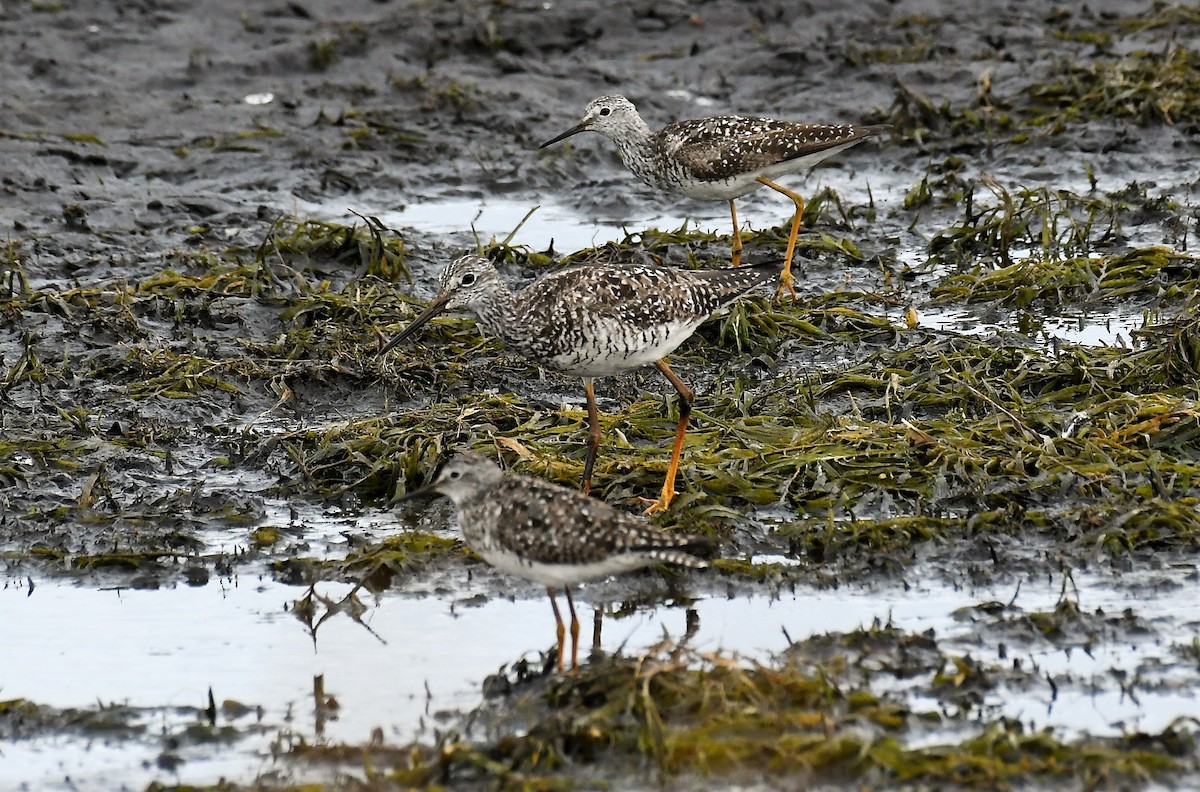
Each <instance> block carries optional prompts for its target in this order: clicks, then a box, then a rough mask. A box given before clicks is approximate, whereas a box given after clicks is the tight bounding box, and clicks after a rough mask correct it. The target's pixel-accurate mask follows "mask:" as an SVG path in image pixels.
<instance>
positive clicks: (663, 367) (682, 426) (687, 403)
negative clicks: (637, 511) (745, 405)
mask: <svg viewBox="0 0 1200 792" xmlns="http://www.w3.org/2000/svg"><path fill="white" fill-rule="evenodd" d="M654 365H656V366H658V370H659V371H661V372H662V373H663V376H665V377H666V378H667V379H669V380H670V381H671V384H672V385H674V386H675V390H677V391H679V426H678V427H677V428H676V429H675V446H674V447H673V448H672V449H671V464H670V465H668V466H667V480H666V481H664V482H663V488H662V493H661V494H659V496H658V500H656V501H654V502H653V503H651V504H650V506H649V508H647V509H646V514H653V513H654V512H660V511H666V510H667V509H668V508H669V507H670V505H671V499H672V498H674V497H675V476H676V475H677V474H678V473H679V457H680V455H681V454H683V438H684V437H686V436H687V427H688V418H690V417H691V415H692V402H693V401H695V399H696V394H694V393H692V389H691V388H689V387H688V386H687V385H684V384H683V380H681V379H679V377H677V376H676V375H675V372H674V371H671V367H670V366H668V365H667V362H666V361H665V360H659V361H656V362H655V364H654Z"/></svg>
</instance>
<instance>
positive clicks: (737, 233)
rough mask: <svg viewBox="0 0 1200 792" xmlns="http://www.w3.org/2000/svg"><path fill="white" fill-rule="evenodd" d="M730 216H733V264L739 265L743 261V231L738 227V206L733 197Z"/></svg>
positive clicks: (730, 204)
mask: <svg viewBox="0 0 1200 792" xmlns="http://www.w3.org/2000/svg"><path fill="white" fill-rule="evenodd" d="M729 216H730V217H732V218H733V264H732V266H734V267H737V266H739V265H741V263H742V232H741V229H739V228H738V221H737V207H735V206H734V205H733V199H732V198H730V199H729Z"/></svg>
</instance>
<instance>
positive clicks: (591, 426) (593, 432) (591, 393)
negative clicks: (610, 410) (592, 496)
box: [583, 377, 600, 495]
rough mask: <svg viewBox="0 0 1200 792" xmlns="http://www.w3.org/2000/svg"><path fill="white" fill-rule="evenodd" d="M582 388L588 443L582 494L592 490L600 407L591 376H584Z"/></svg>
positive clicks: (597, 446) (598, 434)
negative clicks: (585, 396) (586, 411)
mask: <svg viewBox="0 0 1200 792" xmlns="http://www.w3.org/2000/svg"><path fill="white" fill-rule="evenodd" d="M583 389H584V391H585V392H586V393H587V409H588V443H587V457H585V458H584V461H583V494H584V495H587V494H588V493H590V492H591V491H592V466H593V465H595V464H596V457H597V456H598V455H599V453H600V408H599V407H597V406H596V388H595V387H594V386H593V385H592V378H591V377H584V379H583Z"/></svg>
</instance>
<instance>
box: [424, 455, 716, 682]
mask: <svg viewBox="0 0 1200 792" xmlns="http://www.w3.org/2000/svg"><path fill="white" fill-rule="evenodd" d="M427 489H431V490H434V491H436V492H440V493H441V494H443V495H445V496H446V497H448V498H449V499H450V500H451V501H452V502H453V503H454V506H455V508H456V509H457V511H458V522H459V525H460V526H461V528H462V534H463V539H464V540H466V542H467V544H468V545H470V547H471V549H473V550H474V551H475V552H476V553H478V554H479V555H480V556H481V557H482V558H483V560H485V561H487V562H488V563H489V564H491V565H492V566H494V567H496V568H497V569H500V570H501V571H504V572H507V573H509V574H512V575H516V576H518V577H522V578H525V579H526V580H532V581H534V582H536V583H541V584H542V585H544V586H545V587H546V593H547V594H548V595H549V596H550V605H551V607H552V608H553V610H554V620H555V627H556V632H557V638H558V652H557V660H558V669H559V671H562V669H563V664H564V656H565V651H564V647H565V641H564V638H565V634H566V629H565V627H564V624H563V619H562V615H561V614H560V613H559V610H558V604H557V602H555V599H554V592H555V589H557V588H559V587H561V588H563V590H564V592H565V593H566V596H567V604H568V607H569V608H570V615H571V665H572V667H575V666H577V665H578V664H579V617H578V616H577V615H576V613H575V603H574V600H573V599H572V598H571V588H570V587H571V586H572V585H574V584H575V583H579V582H582V581H585V580H594V579H597V578H602V577H607V576H609V575H614V574H618V573H621V572H627V571H630V570H633V569H638V568H640V567H646V566H650V565H653V564H658V563H667V564H676V565H678V566H684V567H691V568H694V569H700V568H703V567H706V566H708V565H707V564H706V563H705V562H704V561H703V560H701V559H699V558H696V557H695V556H693V555H691V554H690V553H689V552H687V551H688V550H691V549H696V548H698V547H700V546H702V545H705V544H707V541H706V540H703V539H699V538H697V537H690V536H681V535H677V534H670V533H667V532H665V531H662V530H659V529H657V528H655V527H654V526H652V525H649V524H648V523H646V522H644V521H643V520H640V519H638V518H637V517H634V516H632V515H630V514H626V513H625V512H622V511H618V510H617V509H614V508H612V507H611V506H609V505H608V504H606V503H603V502H602V501H598V500H596V499H594V498H589V497H587V496H586V495H583V494H581V493H578V492H575V491H573V490H569V489H567V488H566V487H560V486H559V485H557V484H552V483H550V482H548V481H543V480H541V479H538V478H533V477H531V476H522V475H517V474H507V475H506V474H505V473H504V472H503V471H501V470H500V468H499V467H497V466H496V464H495V463H493V462H492V461H490V460H488V459H485V458H483V457H481V456H477V455H475V454H460V455H458V456H456V457H454V458H452V459H451V460H450V461H449V462H447V463H446V465H445V466H444V467H443V468H442V470H441V471H440V472H439V473H438V475H437V478H436V479H434V481H433V483H432V484H430V485H429V486H428V487H427ZM414 494H416V493H414Z"/></svg>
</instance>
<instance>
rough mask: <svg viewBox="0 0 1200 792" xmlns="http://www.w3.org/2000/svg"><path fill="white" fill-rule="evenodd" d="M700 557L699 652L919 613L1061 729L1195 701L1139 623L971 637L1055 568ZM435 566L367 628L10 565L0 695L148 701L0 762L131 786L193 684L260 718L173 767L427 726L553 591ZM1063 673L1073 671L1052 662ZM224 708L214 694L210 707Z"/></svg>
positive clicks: (616, 645)
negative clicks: (762, 584)
mask: <svg viewBox="0 0 1200 792" xmlns="http://www.w3.org/2000/svg"><path fill="white" fill-rule="evenodd" d="M712 574H713V573H708V575H710V577H695V578H689V579H688V580H687V581H686V582H685V584H684V585H685V588H694V589H696V590H697V594H696V596H697V597H698V599H696V600H695V601H694V602H691V603H689V604H688V607H690V608H692V609H694V610H695V612H696V614H697V615H698V617H699V629H698V631H697V632H696V633H695V635H694V636H692V637H691V638H690V644H691V646H692V647H693V648H695V649H698V650H700V651H716V650H720V651H723V652H728V653H733V654H736V655H738V656H741V657H743V658H747V659H751V660H752V659H766V658H767V657H768V656H770V655H771V654H773V653H777V652H780V651H782V650H784V649H786V648H787V646H788V644H789V640H790V641H800V640H803V639H804V638H806V637H808V636H813V635H820V634H823V633H826V632H847V631H851V630H855V629H858V628H869V627H871V626H872V625H873V624H888V623H890V624H891V625H892V626H893V627H895V628H897V629H899V630H902V631H904V632H909V633H919V632H925V631H927V630H932V631H933V635H934V636H935V637H936V639H937V640H938V642H939V647H940V648H941V650H942V651H943V652H945V653H947V654H950V655H954V654H960V653H961V654H970V655H971V656H972V657H974V658H975V659H976V660H978V661H982V662H984V663H995V664H998V665H999V666H1000V667H1003V666H1004V665H1005V664H1010V663H1011V662H1012V661H1013V659H1015V658H1019V659H1020V660H1021V661H1022V662H1023V663H1032V664H1034V665H1036V666H1037V667H1038V668H1039V669H1041V673H1042V674H1043V676H1044V675H1046V674H1049V675H1052V676H1054V677H1055V678H1056V679H1059V689H1058V692H1057V696H1056V697H1055V696H1054V695H1052V693H1051V691H1050V689H1049V687H1048V686H1044V685H1043V686H1038V687H1037V688H1036V689H1033V690H1007V689H1004V688H1003V687H1001V688H998V689H995V690H992V691H990V692H989V694H988V695H987V696H986V698H985V701H984V704H983V707H984V709H987V710H989V711H990V712H991V713H994V714H1003V715H1006V716H1008V717H1011V718H1016V719H1019V720H1020V721H1021V722H1023V723H1025V724H1027V725H1029V726H1030V727H1033V728H1042V727H1052V728H1054V729H1055V731H1056V732H1057V733H1059V734H1060V735H1064V736H1068V737H1069V736H1073V735H1076V734H1081V733H1084V732H1087V733H1090V734H1093V735H1116V734H1120V733H1122V732H1125V731H1129V730H1135V729H1140V730H1146V731H1156V730H1161V729H1163V728H1164V727H1166V726H1167V725H1168V724H1170V723H1171V721H1172V720H1174V719H1175V718H1177V717H1180V716H1184V715H1189V714H1192V713H1193V712H1194V710H1195V705H1194V701H1193V699H1192V697H1191V695H1190V694H1189V692H1188V689H1187V687H1186V686H1187V685H1195V684H1196V683H1197V681H1198V680H1197V679H1196V677H1197V671H1196V669H1195V668H1190V669H1187V668H1181V666H1180V664H1179V663H1178V662H1177V661H1178V657H1177V656H1176V655H1174V654H1173V653H1174V652H1175V651H1176V647H1173V646H1172V645H1171V644H1169V643H1165V642H1163V640H1162V639H1160V638H1156V637H1155V636H1154V635H1153V634H1148V635H1147V636H1146V638H1145V640H1144V641H1139V642H1136V643H1134V642H1129V641H1127V640H1113V641H1108V640H1105V639H1104V638H1103V637H1101V638H1100V639H1099V640H1097V641H1096V642H1095V643H1094V644H1092V645H1091V646H1090V647H1089V649H1088V651H1087V652H1086V653H1085V652H1084V651H1082V650H1080V649H1073V650H1064V649H1062V648H1059V647H1058V646H1054V645H1052V644H1050V643H1049V642H1047V643H1046V644H1045V645H1044V646H1041V645H1038V643H1037V642H1036V641H1035V642H1033V643H1030V644H1028V645H1025V646H1021V645H1019V642H1017V641H1014V640H1013V639H1011V638H1009V639H1008V643H1009V644H1010V646H1009V648H1008V649H1007V655H1006V657H1003V658H1002V657H1001V655H1000V648H999V646H1000V643H1002V642H1003V640H1004V639H1003V638H1002V637H998V638H997V640H996V641H994V642H992V641H988V642H985V643H980V642H979V626H978V625H973V624H971V621H970V618H968V615H964V614H963V613H960V610H961V609H963V608H967V607H969V606H973V605H978V604H980V603H985V602H991V601H1000V602H1009V601H1010V600H1014V593H1015V594H1016V597H1015V600H1014V603H1013V604H1014V605H1015V606H1016V607H1017V608H1019V609H1021V611H1023V612H1026V613H1028V612H1034V611H1052V610H1053V609H1054V606H1055V603H1056V602H1057V601H1058V599H1059V596H1060V594H1061V587H1062V582H1061V581H1060V580H1046V579H1045V578H1039V579H1035V580H1026V581H1023V583H1022V585H1021V586H1020V589H1019V592H1018V591H1017V588H1016V585H1015V584H1006V585H1004V586H988V587H981V588H970V589H968V588H962V587H958V586H954V585H949V584H946V583H941V582H915V583H914V584H913V585H912V587H911V588H909V589H908V590H903V589H902V588H900V586H898V585H888V586H880V587H864V586H844V587H842V588H839V589H837V590H815V589H811V588H806V587H797V589H796V590H795V592H788V593H784V594H781V595H779V596H777V597H769V596H765V595H760V596H752V597H744V596H738V597H728V598H727V597H721V596H714V595H713V594H712V593H709V594H704V593H702V591H700V590H701V589H703V588H707V586H705V585H704V584H705V583H706V582H713V578H712V577H711V575H712ZM1176 579H1177V580H1178V579H1179V578H1176ZM1074 582H1075V586H1076V587H1077V588H1078V603H1079V607H1080V609H1081V610H1083V611H1086V612H1091V611H1094V610H1095V609H1097V608H1101V609H1103V610H1104V611H1105V612H1107V613H1109V614H1118V613H1120V612H1121V611H1122V610H1123V609H1125V608H1127V607H1131V606H1133V607H1135V608H1136V613H1137V615H1138V616H1139V617H1140V618H1141V619H1143V620H1144V621H1145V622H1147V623H1148V624H1149V625H1151V627H1152V628H1154V632H1155V633H1156V634H1159V635H1187V634H1190V633H1192V632H1193V631H1194V628H1195V625H1196V624H1198V623H1200V582H1198V581H1197V579H1196V578H1195V576H1193V579H1192V580H1191V581H1190V582H1189V583H1186V584H1185V585H1184V586H1183V588H1182V589H1181V588H1178V587H1175V588H1172V589H1170V590H1164V591H1162V592H1161V593H1160V594H1159V595H1157V596H1146V594H1145V592H1140V593H1139V594H1138V595H1137V596H1136V597H1134V596H1131V595H1130V594H1129V593H1128V592H1127V591H1125V590H1123V589H1121V588H1117V587H1115V586H1114V580H1113V579H1112V578H1110V577H1108V576H1102V575H1086V576H1084V575H1079V574H1078V573H1077V575H1076V577H1075V581H1074ZM689 584H692V585H689ZM449 585H452V586H453V590H452V591H450V592H449V593H443V594H442V595H441V596H412V595H406V594H401V593H394V592H392V591H389V592H387V593H385V594H384V595H382V596H381V597H380V598H379V599H378V600H375V601H373V600H372V599H371V598H370V596H369V595H366V594H365V593H364V594H363V595H362V599H363V602H364V604H365V605H366V606H367V612H366V614H365V615H364V616H363V621H364V623H365V625H366V627H364V626H362V625H360V624H356V623H354V622H353V621H352V620H351V619H350V618H348V617H346V616H344V615H341V614H338V615H336V616H335V617H334V618H331V619H330V620H329V621H328V622H326V623H325V624H323V625H322V626H321V627H320V628H319V630H318V632H317V636H316V640H315V642H314V640H313V639H312V637H311V636H310V634H309V632H308V630H307V628H306V626H305V625H304V624H303V623H302V622H301V621H300V620H299V619H297V618H296V617H295V616H294V615H293V614H292V613H291V608H292V606H293V603H294V602H295V601H296V600H297V599H298V598H300V597H302V596H303V595H304V594H305V593H306V591H307V590H306V589H305V588H301V587H294V586H287V585H283V584H280V583H278V582H274V581H272V580H270V579H269V578H266V577H263V578H254V577H250V576H247V575H240V576H237V577H234V578H232V579H224V580H221V581H218V582H214V583H210V584H208V585H205V586H200V587H187V586H178V587H174V588H165V589H155V590H138V589H108V590H105V589H102V590H97V589H95V588H92V587H80V586H74V585H71V584H69V583H67V582H65V581H61V580H41V581H35V585H34V587H33V589H32V590H30V589H29V588H28V586H27V585H26V584H25V583H24V582H23V581H19V580H10V581H9V583H8V585H7V586H6V587H5V588H4V589H3V590H2V591H0V609H2V610H3V612H4V613H5V623H6V627H7V630H6V634H7V635H8V636H10V638H9V639H8V641H7V646H6V651H5V657H6V659H5V661H4V669H3V675H2V677H0V678H2V679H3V686H2V687H0V697H3V698H4V699H14V698H25V699H28V700H30V701H33V702H36V703H39V704H43V705H50V706H54V707H60V708H68V707H76V708H87V707H91V706H94V705H96V704H97V703H100V704H111V703H123V704H128V705H131V706H135V707H144V708H147V712H146V714H145V715H144V722H145V723H146V725H147V727H148V733H147V735H146V736H145V737H144V738H143V739H139V740H136V741H133V742H132V743H128V744H116V743H113V742H106V741H105V740H104V739H95V738H88V739H85V738H72V737H62V736H55V737H50V738H35V739H32V740H20V741H16V742H8V743H5V744H4V746H3V749H2V750H3V753H4V756H5V757H7V758H8V759H10V760H19V761H12V762H11V763H8V764H9V766H10V767H12V768H19V771H17V772H18V775H17V776H9V780H10V782H15V783H16V784H17V785H18V788H20V785H21V784H24V785H26V787H25V788H29V789H49V788H55V784H58V785H59V788H67V787H66V786H64V785H63V783H62V779H63V777H64V776H70V778H71V783H72V785H73V786H72V787H70V788H75V789H96V790H100V789H112V788H117V787H116V786H115V783H116V782H117V781H118V780H119V781H121V782H123V783H126V784H129V785H130V788H140V787H141V786H143V785H144V783H146V782H148V781H149V780H153V779H171V778H174V777H175V776H176V773H173V772H169V771H164V770H162V769H160V768H158V767H157V766H156V765H155V761H156V758H157V756H158V755H159V754H160V753H161V752H162V750H163V749H162V744H161V743H160V741H159V740H158V739H156V735H158V734H159V733H160V732H166V733H174V732H177V731H178V730H179V729H180V728H182V727H183V726H184V725H186V724H187V723H194V722H198V721H199V720H200V718H201V716H200V715H199V713H198V712H197V711H195V710H186V711H184V712H176V711H175V710H174V708H179V707H193V708H196V710H199V709H202V708H203V707H204V706H205V705H206V703H207V693H208V690H209V688H211V689H212V691H213V695H214V697H215V700H216V702H217V703H218V706H220V704H221V702H223V701H226V700H233V701H236V702H239V703H240V704H242V705H245V706H247V707H250V708H252V710H251V714H249V715H243V716H242V717H240V718H238V719H236V720H235V721H233V722H234V724H235V725H238V726H240V727H242V728H246V727H249V726H251V725H253V724H254V723H255V722H258V723H260V725H261V726H262V731H261V733H259V734H257V735H251V736H250V737H248V738H245V739H240V740H238V741H237V742H236V744H235V745H233V746H231V747H230V748H229V749H228V750H223V751H220V752H215V753H213V752H211V751H208V750H206V749H204V748H196V747H192V748H190V749H189V748H185V749H183V750H182V751H181V752H180V755H181V757H182V758H184V759H185V760H186V761H185V762H184V763H183V765H182V766H181V767H180V768H179V769H178V771H177V777H178V778H179V779H181V780H183V781H185V782H188V783H205V782H213V781H216V780H217V779H218V778H219V777H221V776H226V777H233V778H246V777H250V776H253V775H254V774H255V773H258V772H260V771H262V770H263V769H264V768H265V767H266V766H268V765H270V764H271V760H270V756H269V750H268V749H269V745H270V743H271V740H272V739H275V738H276V737H281V738H283V739H295V738H297V737H302V738H304V739H305V740H307V741H309V742H321V741H324V740H327V741H334V742H340V741H347V742H356V741H357V742H365V741H367V740H369V738H370V735H371V732H372V730H373V729H375V728H378V729H380V730H381V732H382V734H383V735H384V737H385V739H386V740H387V742H389V743H393V744H394V743H403V742H405V741H408V740H411V739H414V738H417V737H420V736H422V735H424V736H425V737H428V736H429V729H430V728H431V727H432V726H434V725H436V724H437V723H438V718H439V716H438V713H439V712H442V711H448V710H458V711H465V710H469V709H471V708H473V707H474V706H476V705H477V704H479V703H480V701H481V700H482V694H481V683H482V680H483V679H485V678H486V677H487V676H488V675H490V674H493V673H496V672H498V671H500V670H501V669H502V667H503V666H505V665H508V664H511V663H514V662H516V661H517V660H519V659H522V658H525V659H528V660H531V661H536V660H537V658H538V653H539V651H544V650H549V649H550V648H551V647H552V645H553V641H554V637H553V620H552V617H551V614H550V609H549V607H548V605H547V603H546V601H545V596H544V594H542V593H541V591H540V589H538V587H536V586H531V585H527V584H521V583H517V584H514V587H513V591H514V595H513V596H512V598H504V597H498V596H495V595H494V591H495V590H496V586H495V579H493V578H491V577H489V576H488V575H476V576H474V579H465V578H464V579H458V580H453V581H449ZM316 590H317V592H318V593H319V594H321V595H323V596H324V597H327V598H329V599H331V600H339V599H341V598H342V597H344V596H345V595H346V594H347V593H348V592H349V591H350V586H349V585H346V584H340V583H320V584H317V589H316ZM608 591H611V589H609V588H608V586H607V585H606V584H601V585H600V586H598V587H593V588H590V589H589V588H587V587H584V588H583V589H582V590H581V592H580V596H579V597H578V598H577V602H579V604H580V617H581V620H582V621H583V623H584V630H583V632H584V640H585V642H586V640H587V636H588V635H589V633H590V626H591V607H590V604H592V599H593V597H595V596H603V595H604V593H605V592H608ZM1011 613H1012V612H1010V614H1011ZM685 623H686V614H685V612H684V607H683V606H674V607H667V606H658V607H652V608H642V609H639V610H638V611H637V612H636V613H635V614H634V615H632V616H627V617H624V618H620V619H616V620H614V619H613V618H611V617H609V618H608V619H606V621H605V625H604V630H603V638H602V647H603V649H604V650H605V651H608V652H613V651H618V650H620V651H622V652H624V653H626V654H633V653H637V652H638V651H640V650H642V649H644V648H646V647H649V646H651V645H653V644H656V643H658V642H659V641H661V640H663V638H664V636H670V639H671V640H674V641H678V640H680V639H681V638H682V637H683V635H684V632H685ZM367 627H369V629H367ZM584 654H585V655H586V647H585V652H584ZM1066 674H1069V675H1070V677H1071V679H1073V683H1070V682H1064V681H1063V679H1064V677H1062V675H1066ZM1116 674H1125V675H1127V676H1128V677H1129V678H1130V679H1133V678H1135V677H1137V678H1138V679H1139V685H1138V687H1137V690H1136V697H1135V696H1131V695H1129V694H1122V693H1121V691H1120V690H1117V689H1114V687H1115V686H1114V684H1113V682H1112V679H1113V675H1116ZM317 676H322V677H323V681H324V692H325V695H327V696H333V697H335V698H336V699H337V702H338V705H339V706H338V708H337V709H336V711H334V712H332V713H326V714H325V717H320V718H319V717H318V713H317V710H316V707H315V706H314V696H313V689H314V678H315V677H317ZM1092 680H1095V682H1096V683H1097V685H1096V687H1097V688H1098V691H1093V685H1092ZM873 684H876V685H877V686H878V691H877V692H888V691H891V692H893V693H895V694H897V695H903V686H902V685H900V684H898V683H896V682H895V680H893V679H891V678H890V677H889V678H881V679H879V680H876V681H875V682H874V683H873ZM910 706H913V707H914V708H915V709H916V710H918V711H920V710H923V709H936V707H937V703H936V702H934V701H922V700H920V699H916V700H914V701H911V702H910ZM253 708H258V709H257V712H256V711H255V710H254V709H253ZM225 722H226V715H225V714H224V713H222V714H220V715H219V716H218V723H219V724H221V723H225ZM942 736H944V737H946V738H949V735H942ZM938 737H939V735H938V733H937V732H936V731H935V732H934V733H928V734H924V735H923V736H921V737H920V738H918V739H919V741H920V742H921V743H926V742H938Z"/></svg>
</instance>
